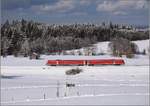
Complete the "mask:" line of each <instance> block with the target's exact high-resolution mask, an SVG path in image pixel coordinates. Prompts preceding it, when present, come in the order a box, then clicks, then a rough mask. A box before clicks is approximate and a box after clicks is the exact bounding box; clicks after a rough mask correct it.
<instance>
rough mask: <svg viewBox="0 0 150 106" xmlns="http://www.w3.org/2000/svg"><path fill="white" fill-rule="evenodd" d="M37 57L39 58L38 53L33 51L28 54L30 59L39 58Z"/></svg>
mask: <svg viewBox="0 0 150 106" xmlns="http://www.w3.org/2000/svg"><path fill="white" fill-rule="evenodd" d="M39 58H40V55H39V54H38V53H35V52H33V53H31V54H30V59H39Z"/></svg>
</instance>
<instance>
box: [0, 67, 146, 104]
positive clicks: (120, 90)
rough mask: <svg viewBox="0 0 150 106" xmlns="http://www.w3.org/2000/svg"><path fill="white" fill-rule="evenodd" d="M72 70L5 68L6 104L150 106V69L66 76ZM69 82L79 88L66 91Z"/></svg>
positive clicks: (91, 71)
mask: <svg viewBox="0 0 150 106" xmlns="http://www.w3.org/2000/svg"><path fill="white" fill-rule="evenodd" d="M74 67H75V66H74ZM71 68H72V67H69V66H66V67H62V66H60V67H46V66H42V67H41V66H40V67H38V66H36V67H15V66H14V67H12V66H10V67H6V66H3V67H2V75H4V76H5V77H6V76H7V77H6V78H5V77H4V78H2V79H1V82H2V87H1V91H2V93H1V97H2V98H1V100H2V104H15V105H17V104H18V105H19V104H25V105H26V104H34V105H37V104H41V105H42V104H51V105H54V104H55V105H56V104H57V105H58V104H64V105H66V104H70V105H71V104H84V105H85V104H101V105H104V104H105V105H107V104H114V105H116V104H118V105H119V104H126V105H128V104H134V105H136V104H137V105H139V104H142V105H148V100H149V66H136V67H135V66H97V67H96V66H95V67H92V66H80V68H82V69H83V70H84V71H83V72H82V73H81V74H79V75H75V76H66V75H65V71H66V70H68V69H71ZM57 82H59V84H60V85H59V93H60V96H59V97H57V96H56V91H57V87H58V86H57ZM66 82H70V83H74V84H75V87H72V88H70V89H66V87H65V83H66ZM65 93H66V96H65Z"/></svg>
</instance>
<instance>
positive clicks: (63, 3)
mask: <svg viewBox="0 0 150 106" xmlns="http://www.w3.org/2000/svg"><path fill="white" fill-rule="evenodd" d="M74 7H75V5H74V0H59V1H58V2H56V3H55V4H53V5H52V4H46V5H35V6H32V7H31V8H32V10H36V11H37V10H38V11H41V12H67V11H70V10H72V9H73V8H74Z"/></svg>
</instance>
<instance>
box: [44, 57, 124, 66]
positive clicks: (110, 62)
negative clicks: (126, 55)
mask: <svg viewBox="0 0 150 106" xmlns="http://www.w3.org/2000/svg"><path fill="white" fill-rule="evenodd" d="M124 64H125V62H124V60H123V59H93V60H48V61H47V65H51V66H56V65H57V66H69V65H74V66H83V65H89V66H93V65H124Z"/></svg>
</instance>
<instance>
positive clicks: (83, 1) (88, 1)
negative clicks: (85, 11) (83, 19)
mask: <svg viewBox="0 0 150 106" xmlns="http://www.w3.org/2000/svg"><path fill="white" fill-rule="evenodd" d="M92 2H93V0H80V2H79V3H80V4H81V5H87V6H88V5H90V4H91V3H92Z"/></svg>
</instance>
